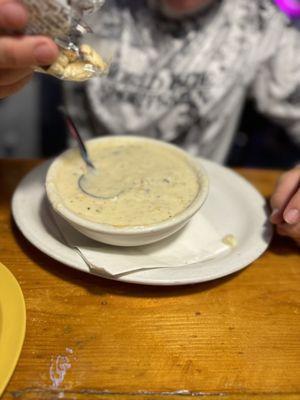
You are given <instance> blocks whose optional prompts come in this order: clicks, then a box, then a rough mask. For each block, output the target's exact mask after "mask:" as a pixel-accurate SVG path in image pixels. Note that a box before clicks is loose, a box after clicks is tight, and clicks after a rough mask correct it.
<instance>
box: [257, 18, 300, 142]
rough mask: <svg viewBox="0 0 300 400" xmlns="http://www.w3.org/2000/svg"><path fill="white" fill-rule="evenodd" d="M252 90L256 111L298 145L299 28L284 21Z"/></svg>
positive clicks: (299, 107)
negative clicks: (284, 130) (275, 42)
mask: <svg viewBox="0 0 300 400" xmlns="http://www.w3.org/2000/svg"><path fill="white" fill-rule="evenodd" d="M252 89H253V90H252V93H253V95H254V97H255V99H256V102H257V106H258V109H259V111H261V112H263V113H264V114H265V115H267V116H269V117H271V118H272V119H274V120H276V121H277V122H278V123H279V124H281V125H282V126H283V127H284V128H285V129H286V130H287V132H288V133H289V134H290V135H291V137H292V138H293V139H294V141H295V143H297V144H298V145H300V27H298V28H297V26H295V25H294V24H292V23H291V22H289V21H287V20H285V19H284V22H283V26H282V29H281V32H280V35H279V36H278V46H277V50H276V51H275V52H274V53H273V55H271V56H270V57H268V58H267V59H265V60H264V61H263V62H262V63H261V65H260V67H259V69H258V72H257V75H256V77H255V80H254V83H253V87H252Z"/></svg>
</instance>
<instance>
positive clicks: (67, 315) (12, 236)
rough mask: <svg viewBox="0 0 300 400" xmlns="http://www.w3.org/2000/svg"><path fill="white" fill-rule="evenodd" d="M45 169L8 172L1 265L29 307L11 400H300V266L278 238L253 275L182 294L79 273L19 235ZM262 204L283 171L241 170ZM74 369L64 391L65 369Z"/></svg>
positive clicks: (2, 183) (21, 165) (0, 223)
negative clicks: (28, 190) (28, 188)
mask: <svg viewBox="0 0 300 400" xmlns="http://www.w3.org/2000/svg"><path fill="white" fill-rule="evenodd" d="M36 164H38V161H1V162H0V187H1V192H2V193H3V194H2V193H1V198H0V238H1V239H0V251H1V258H0V259H1V261H2V262H3V263H4V264H5V265H6V266H7V267H8V268H9V269H10V270H11V271H12V272H13V274H14V275H15V276H16V278H17V279H18V281H19V282H20V284H21V287H22V289H23V293H24V296H25V301H26V305H27V333H26V339H25V344H24V348H23V351H22V355H21V358H20V361H19V364H18V366H17V369H16V371H15V374H14V376H13V378H12V380H11V382H10V384H9V385H8V387H7V390H6V392H5V394H4V396H3V399H5V400H6V399H22V400H23V399H25V400H27V399H38V400H40V399H74V400H75V399H76V400H82V399H92V400H93V399H95V400H96V399H107V400H110V399H119V400H129V399H141V400H158V399H159V400H164V399H165V400H175V399H176V400H192V399H197V398H199V399H202V400H216V399H220V398H221V399H222V398H225V399H227V398H228V399H233V400H246V399H266V400H273V399H300V262H299V261H300V260H299V259H300V258H299V252H298V251H299V249H298V248H297V247H296V246H295V245H294V244H293V243H292V242H290V241H289V240H287V239H283V238H278V237H277V238H275V239H274V240H273V243H272V246H271V247H270V249H269V250H268V251H267V252H266V253H265V254H264V256H263V257H261V258H260V259H259V260H257V261H256V262H255V263H254V264H253V265H252V266H251V267H249V268H247V269H245V270H243V271H242V272H240V273H238V274H235V275H233V276H230V277H227V278H225V279H220V280H218V281H214V282H210V283H207V284H199V285H194V286H185V287H173V288H172V287H171V288H163V287H143V286H135V285H129V284H124V283H117V282H112V281H108V280H104V279H100V278H95V277H93V276H90V275H87V274H84V273H81V272H78V271H75V270H72V269H70V268H68V267H66V266H64V265H62V264H60V263H58V262H56V261H54V260H52V259H51V258H49V257H47V256H46V255H44V254H43V253H41V252H40V251H38V250H37V249H35V248H34V247H33V246H32V245H31V244H29V243H28V242H27V240H26V239H24V237H23V236H22V235H21V234H20V232H19V231H18V229H17V228H16V226H15V225H14V222H13V221H12V217H11V213H10V200H11V195H12V193H13V191H14V189H15V187H16V185H17V183H18V182H19V180H20V179H21V178H22V177H23V176H24V175H25V174H26V173H27V172H28V171H29V170H30V169H31V168H32V167H33V166H34V165H36ZM239 172H240V173H241V174H242V175H243V176H245V177H246V178H247V179H248V180H249V181H251V182H252V183H253V184H254V185H255V186H256V187H257V188H258V189H259V190H260V191H261V192H262V193H263V194H264V195H265V196H269V195H270V194H271V191H272V187H273V184H274V182H275V180H276V178H277V176H278V173H277V172H274V171H273V172H271V171H258V170H240V171H239ZM63 357H68V363H69V367H70V368H69V369H68V368H67V366H66V365H65V367H66V374H65V376H64V379H63V381H62V382H61V383H60V384H59V386H58V388H55V387H54V386H53V384H52V381H51V379H50V373H51V369H52V371H54V372H55V368H56V362H58V363H59V362H60V363H62V362H63V361H65V362H66V359H64V358H63Z"/></svg>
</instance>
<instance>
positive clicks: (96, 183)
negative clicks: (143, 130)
mask: <svg viewBox="0 0 300 400" xmlns="http://www.w3.org/2000/svg"><path fill="white" fill-rule="evenodd" d="M59 111H60V112H61V113H62V114H63V115H64V116H65V121H66V124H67V128H68V131H69V133H70V135H71V137H72V138H73V139H75V140H76V142H77V144H78V148H79V152H80V155H81V157H82V159H83V161H84V162H85V164H86V167H87V172H86V173H85V174H83V175H81V176H80V178H79V179H78V187H79V189H80V190H81V191H82V192H83V193H85V194H87V195H88V196H91V197H94V198H96V199H102V200H110V199H114V198H116V197H118V196H120V195H121V194H122V193H123V192H124V191H125V190H126V187H123V186H124V185H122V182H120V180H119V179H118V180H116V182H114V179H113V177H112V176H111V175H110V176H106V174H105V173H104V171H100V170H99V168H96V167H95V165H94V163H93V162H92V161H91V158H90V156H89V153H88V150H87V148H86V146H85V144H84V142H83V140H82V138H81V136H80V133H79V131H78V129H77V128H76V125H75V123H74V121H73V119H72V118H71V116H70V115H69V114H68V113H67V112H66V110H65V109H64V108H63V107H59Z"/></svg>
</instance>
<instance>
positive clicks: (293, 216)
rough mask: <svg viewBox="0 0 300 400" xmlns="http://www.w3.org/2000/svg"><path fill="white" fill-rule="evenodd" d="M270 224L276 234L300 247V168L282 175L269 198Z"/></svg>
mask: <svg viewBox="0 0 300 400" xmlns="http://www.w3.org/2000/svg"><path fill="white" fill-rule="evenodd" d="M271 207H272V210H273V213H272V215H271V222H272V223H273V224H274V225H276V228H277V232H278V233H279V235H282V236H289V237H291V238H292V239H294V240H295V241H296V243H298V245H300V166H297V167H295V168H294V169H292V170H290V171H288V172H286V173H284V174H283V175H282V176H281V177H280V178H279V180H278V183H277V186H276V188H275V191H274V193H273V195H272V197H271Z"/></svg>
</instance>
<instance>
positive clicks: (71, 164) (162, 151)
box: [53, 139, 199, 227]
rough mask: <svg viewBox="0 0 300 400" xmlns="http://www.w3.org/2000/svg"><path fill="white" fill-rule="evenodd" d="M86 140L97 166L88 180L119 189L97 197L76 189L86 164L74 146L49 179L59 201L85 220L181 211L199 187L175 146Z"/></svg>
mask: <svg viewBox="0 0 300 400" xmlns="http://www.w3.org/2000/svg"><path fill="white" fill-rule="evenodd" d="M87 145H88V150H89V153H90V158H91V159H92V161H93V163H94V165H95V166H96V168H97V169H98V170H99V171H98V173H97V176H99V179H98V178H97V176H96V178H97V179H96V178H95V177H94V178H93V179H92V180H91V182H90V183H92V185H97V186H98V189H99V191H100V192H102V193H103V190H104V191H107V192H108V193H111V192H114V193H120V192H121V193H120V195H118V196H115V197H113V198H110V199H97V198H94V197H92V196H89V195H87V194H85V193H83V192H82V191H81V190H80V188H79V186H78V180H79V178H80V177H81V176H82V175H83V174H86V172H87V169H86V167H85V164H84V162H83V161H82V159H81V157H80V155H79V152H78V151H77V150H76V149H74V150H71V151H69V152H67V153H66V154H65V155H64V157H63V158H62V159H61V161H60V162H59V163H58V164H57V166H56V170H55V174H54V180H53V184H54V185H55V188H56V190H57V192H58V194H59V196H60V198H61V199H63V200H62V202H63V204H64V205H65V206H66V207H67V208H68V209H69V210H71V211H72V212H74V213H75V214H77V215H78V216H80V217H83V218H85V219H87V220H89V221H92V222H98V223H102V224H108V225H113V226H116V227H133V226H147V225H153V224H156V223H160V222H163V221H166V220H168V219H170V218H172V217H174V216H176V215H177V214H179V213H181V212H182V211H184V210H185V209H186V208H187V207H188V206H189V205H190V204H191V203H192V202H193V200H194V199H195V197H196V196H197V194H198V192H199V180H198V176H197V172H196V170H195V169H194V168H193V167H192V166H191V164H190V163H189V162H188V159H187V157H185V156H184V155H182V154H181V153H179V152H178V151H177V150H176V149H174V150H173V149H170V148H167V147H164V146H161V145H159V144H156V143H152V142H143V141H136V142H134V141H132V140H128V141H126V140H124V139H123V140H120V141H119V140H112V141H107V142H101V141H100V142H94V143H93V142H90V143H88V144H87ZM92 189H93V188H92V187H91V190H92Z"/></svg>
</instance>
